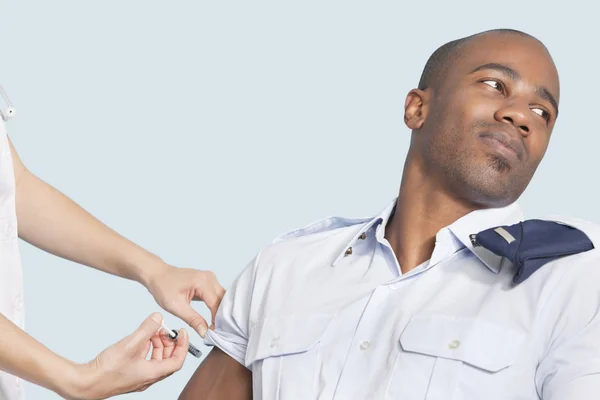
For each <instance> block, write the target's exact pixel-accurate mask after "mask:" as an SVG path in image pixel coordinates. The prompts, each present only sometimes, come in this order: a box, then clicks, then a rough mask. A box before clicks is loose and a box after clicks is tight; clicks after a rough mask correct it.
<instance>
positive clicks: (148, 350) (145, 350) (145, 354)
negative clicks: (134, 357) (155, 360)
mask: <svg viewBox="0 0 600 400" xmlns="http://www.w3.org/2000/svg"><path fill="white" fill-rule="evenodd" d="M151 345H152V342H150V341H147V342H146V345H145V346H144V350H142V352H141V353H140V355H141V356H142V357H143V358H146V357H148V353H149V352H150V346H151Z"/></svg>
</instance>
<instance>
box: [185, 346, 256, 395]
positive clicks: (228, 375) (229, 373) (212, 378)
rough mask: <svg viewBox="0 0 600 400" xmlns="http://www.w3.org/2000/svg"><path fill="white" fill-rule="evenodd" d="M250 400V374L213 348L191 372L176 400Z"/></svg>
mask: <svg viewBox="0 0 600 400" xmlns="http://www.w3.org/2000/svg"><path fill="white" fill-rule="evenodd" d="M246 399H248V400H251V399H252V373H251V372H250V371H249V370H248V369H247V368H246V367H244V366H243V365H242V364H240V363H238V362H237V361H235V360H234V359H233V358H231V357H229V356H228V355H227V354H225V353H224V352H223V351H221V350H220V349H219V348H217V347H215V348H214V349H213V350H212V351H211V352H210V354H209V355H208V356H207V357H206V360H204V362H203V363H202V364H200V366H199V367H198V369H197V370H196V372H194V375H192V377H191V378H190V380H189V382H188V384H187V385H186V387H185V388H184V389H183V392H182V393H181V395H180V396H179V400H246Z"/></svg>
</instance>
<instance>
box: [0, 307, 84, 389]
mask: <svg viewBox="0 0 600 400" xmlns="http://www.w3.org/2000/svg"><path fill="white" fill-rule="evenodd" d="M0 332H2V336H1V338H0V370H2V371H5V372H8V373H10V374H12V375H15V376H18V377H21V378H23V379H25V380H27V381H29V382H32V383H34V384H36V385H39V386H43V387H45V388H47V389H50V390H52V391H53V392H56V393H58V394H60V395H61V396H63V397H67V398H73V396H75V393H76V392H79V390H81V391H83V388H80V385H83V383H82V382H81V379H80V376H78V367H77V364H75V363H73V362H71V361H68V360H66V359H64V358H62V357H60V356H58V355H57V354H55V353H53V352H52V351H50V350H49V349H48V348H46V347H45V346H43V345H42V344H41V343H39V342H38V341H36V340H35V339H33V338H32V337H31V336H29V335H28V334H27V333H25V332H24V331H23V330H22V329H20V328H19V327H17V326H16V325H15V324H13V323H12V322H11V321H9V320H8V319H7V318H6V317H5V316H4V315H2V314H0Z"/></svg>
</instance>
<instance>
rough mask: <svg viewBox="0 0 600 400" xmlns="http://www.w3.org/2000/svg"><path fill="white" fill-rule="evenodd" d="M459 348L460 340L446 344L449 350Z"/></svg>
mask: <svg viewBox="0 0 600 400" xmlns="http://www.w3.org/2000/svg"><path fill="white" fill-rule="evenodd" d="M459 347H460V340H453V341H451V342H450V343H449V344H448V348H449V349H450V350H456V349H458V348H459Z"/></svg>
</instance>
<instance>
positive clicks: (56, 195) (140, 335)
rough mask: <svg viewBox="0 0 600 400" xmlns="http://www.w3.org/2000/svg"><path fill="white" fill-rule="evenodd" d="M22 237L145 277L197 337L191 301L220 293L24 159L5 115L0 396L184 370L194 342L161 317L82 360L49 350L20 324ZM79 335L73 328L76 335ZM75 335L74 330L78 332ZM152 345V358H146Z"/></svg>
mask: <svg viewBox="0 0 600 400" xmlns="http://www.w3.org/2000/svg"><path fill="white" fill-rule="evenodd" d="M18 237H20V238H22V239H24V240H25V241H27V242H29V243H31V244H32V245H34V246H36V247H39V248H40V249H43V250H45V251H47V252H49V253H52V254H54V255H57V256H60V257H63V258H65V259H68V260H71V261H75V262H78V263H81V264H84V265H87V266H90V267H92V268H96V269H98V270H101V271H104V272H107V273H110V274H113V275H117V276H120V277H123V278H127V279H132V280H135V281H137V282H139V283H141V284H143V285H144V286H145V287H146V288H147V289H148V291H149V292H150V293H151V294H152V295H153V296H154V299H155V300H156V301H157V303H158V304H159V305H160V306H162V307H163V308H164V309H165V310H167V311H169V312H171V313H173V314H174V315H176V316H178V317H180V318H181V319H183V320H184V321H185V322H186V323H187V324H189V326H190V327H191V328H192V329H194V330H196V331H197V332H198V333H199V334H200V335H201V336H204V335H205V334H206V331H207V330H208V325H207V323H206V321H205V320H204V318H202V316H200V314H198V313H197V312H196V311H194V309H193V308H192V307H191V305H190V302H191V301H192V300H204V302H205V303H206V304H207V306H208V307H209V309H210V310H211V312H212V314H213V321H214V314H215V312H216V310H217V307H218V304H219V302H220V301H221V298H222V296H223V294H224V291H223V288H222V287H221V286H220V285H219V284H218V282H217V281H216V279H215V276H214V274H213V273H211V272H204V271H197V270H194V269H183V268H176V267H174V266H171V265H169V264H167V263H165V262H164V261H163V260H161V259H160V258H159V257H157V256H155V255H153V254H151V253H149V252H148V251H146V250H144V249H142V248H140V247H139V246H137V245H135V244H134V243H132V242H130V241H128V240H126V239H125V238H123V237H122V236H120V235H119V234H117V233H116V232H114V231H113V230H111V229H109V228H108V227H107V226H105V225H104V224H102V223H101V222H100V221H98V220H96V219H95V218H93V217H92V216H91V215H90V214H88V213H87V212H85V211H84V210H83V209H81V208H80V207H79V206H78V205H76V204H75V203H74V202H73V201H71V200H70V199H69V198H68V197H66V196H65V195H63V194H62V193H60V192H59V191H57V190H56V189H54V188H53V187H51V186H50V185H48V184H46V183H45V182H43V181H41V180H40V179H39V178H37V177H36V176H35V175H33V174H32V173H31V172H30V171H29V170H28V169H27V168H26V167H25V166H24V165H23V163H22V162H21V160H20V158H19V156H18V154H17V153H16V151H15V149H14V148H13V146H12V144H11V142H10V140H9V138H8V136H7V134H6V130H5V128H4V122H3V121H2V119H0V332H2V337H1V339H0V399H3V400H21V399H23V385H22V379H26V380H28V381H30V382H33V383H35V384H38V385H41V386H44V387H46V388H48V389H50V390H52V391H54V392H56V393H58V394H59V395H61V396H63V397H65V398H68V399H104V398H107V397H109V396H114V395H118V394H121V393H126V392H131V391H139V390H144V389H145V388H147V387H148V386H150V385H151V384H153V383H154V382H156V381H158V380H160V379H163V378H165V377H167V376H168V375H170V374H172V373H174V372H175V371H177V370H179V369H180V368H181V366H182V365H183V362H184V360H185V357H186V354H187V349H188V343H189V342H188V340H189V338H188V335H187V333H186V331H185V330H181V331H180V332H179V333H180V334H179V336H178V339H177V340H176V341H172V340H170V339H169V338H168V336H165V335H164V332H163V333H162V334H160V335H159V333H158V332H159V329H160V327H161V322H162V316H161V315H160V314H159V313H155V314H153V315H151V316H150V317H148V318H147V319H146V320H145V321H144V322H143V323H142V324H141V326H140V327H139V328H138V329H137V330H136V331H135V332H134V333H133V334H131V335H129V336H128V337H126V338H124V339H123V340H121V341H120V342H118V343H116V344H115V345H113V346H111V347H110V348H108V349H107V350H105V351H104V352H102V353H101V354H100V355H99V356H98V357H97V358H96V359H94V360H92V361H91V362H89V363H86V364H75V363H73V362H70V361H68V360H66V359H64V358H61V357H59V356H58V355H56V354H54V353H53V352H51V351H50V350H49V349H48V348H46V347H44V346H43V345H41V344H40V343H39V342H37V341H35V340H34V339H33V338H32V337H30V336H29V335H27V334H26V333H25V332H24V331H23V329H22V328H23V319H24V318H23V297H22V271H21V261H20V256H19V250H18ZM71 333H73V332H71ZM73 337H74V340H78V338H79V336H78V334H77V332H74V333H73ZM151 347H152V355H151V357H150V360H146V356H147V355H148V354H149V351H150V348H151Z"/></svg>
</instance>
